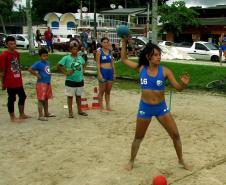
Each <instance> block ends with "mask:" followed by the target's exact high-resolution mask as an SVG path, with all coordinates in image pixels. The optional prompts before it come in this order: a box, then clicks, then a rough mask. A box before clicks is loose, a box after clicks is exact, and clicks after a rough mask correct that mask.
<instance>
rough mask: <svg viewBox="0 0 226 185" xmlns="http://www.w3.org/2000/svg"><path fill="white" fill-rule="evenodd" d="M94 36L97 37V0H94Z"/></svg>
mask: <svg viewBox="0 0 226 185" xmlns="http://www.w3.org/2000/svg"><path fill="white" fill-rule="evenodd" d="M93 5H94V37H95V41H96V39H97V12H96V0H94V3H93Z"/></svg>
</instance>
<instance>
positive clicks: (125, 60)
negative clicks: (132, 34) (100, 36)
mask: <svg viewBox="0 0 226 185" xmlns="http://www.w3.org/2000/svg"><path fill="white" fill-rule="evenodd" d="M121 42H122V48H121V60H122V62H123V63H124V64H125V65H127V66H128V67H130V68H132V69H135V70H136V71H139V67H138V64H137V63H136V62H133V61H131V60H129V59H128V57H127V52H126V43H127V39H125V38H122V40H121Z"/></svg>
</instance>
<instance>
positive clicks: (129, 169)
mask: <svg viewBox="0 0 226 185" xmlns="http://www.w3.org/2000/svg"><path fill="white" fill-rule="evenodd" d="M132 169H133V162H131V161H129V162H128V164H127V165H125V170H127V171H131V170H132Z"/></svg>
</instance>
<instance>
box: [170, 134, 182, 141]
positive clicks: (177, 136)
mask: <svg viewBox="0 0 226 185" xmlns="http://www.w3.org/2000/svg"><path fill="white" fill-rule="evenodd" d="M171 138H172V140H174V141H180V135H179V133H173V134H172V135H171Z"/></svg>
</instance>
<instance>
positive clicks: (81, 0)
mask: <svg viewBox="0 0 226 185" xmlns="http://www.w3.org/2000/svg"><path fill="white" fill-rule="evenodd" d="M80 27H82V0H81V1H80Z"/></svg>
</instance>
